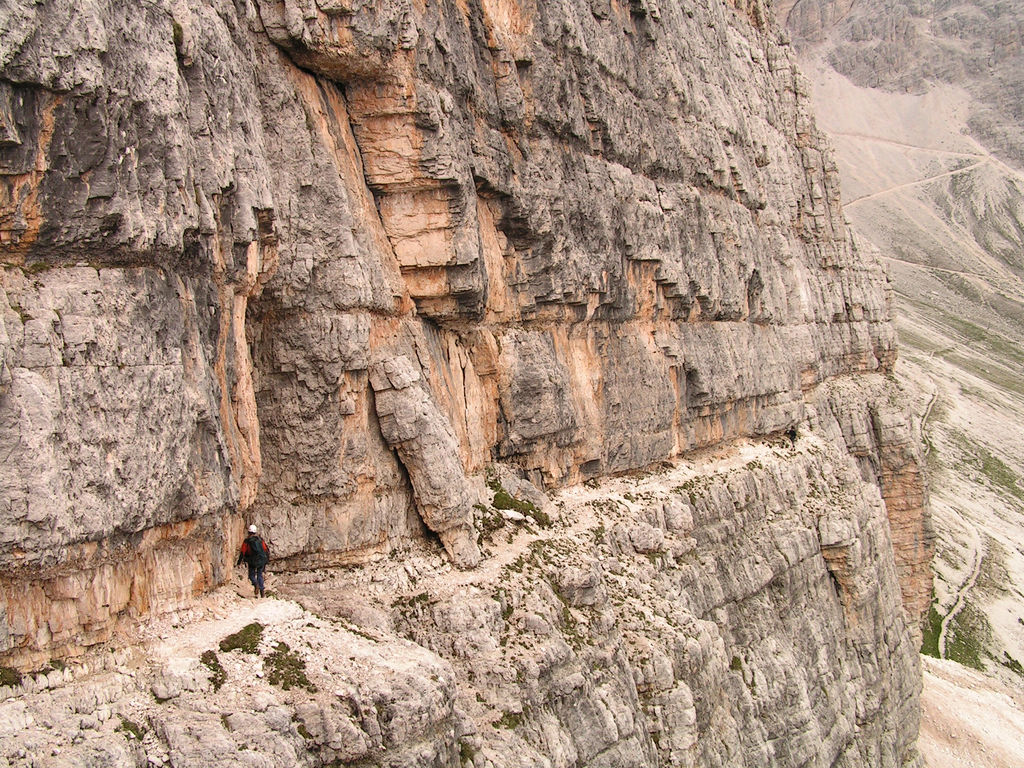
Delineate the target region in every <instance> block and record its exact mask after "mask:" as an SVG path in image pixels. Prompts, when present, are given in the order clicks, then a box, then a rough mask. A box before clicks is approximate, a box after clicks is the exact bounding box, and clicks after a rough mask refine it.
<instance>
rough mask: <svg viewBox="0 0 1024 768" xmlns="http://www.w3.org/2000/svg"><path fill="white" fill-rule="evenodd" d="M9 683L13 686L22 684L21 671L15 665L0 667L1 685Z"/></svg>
mask: <svg viewBox="0 0 1024 768" xmlns="http://www.w3.org/2000/svg"><path fill="white" fill-rule="evenodd" d="M5 685H9V686H11V687H12V688H13V687H14V686H16V685H21V672H19V671H18V670H16V669H15V668H14V667H0V686H5Z"/></svg>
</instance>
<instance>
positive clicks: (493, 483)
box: [487, 474, 551, 528]
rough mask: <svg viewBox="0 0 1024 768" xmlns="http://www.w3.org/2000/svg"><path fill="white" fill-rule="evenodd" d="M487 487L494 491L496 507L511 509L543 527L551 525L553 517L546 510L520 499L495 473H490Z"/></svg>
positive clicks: (493, 500) (493, 504)
mask: <svg viewBox="0 0 1024 768" xmlns="http://www.w3.org/2000/svg"><path fill="white" fill-rule="evenodd" d="M487 487H488V488H490V489H491V491H492V492H493V493H494V497H493V499H492V501H491V506H493V507H494V508H495V509H498V510H501V509H511V510H513V511H515V512H518V513H519V514H521V515H525V516H526V517H529V518H530V519H532V520H533V521H534V522H535V523H537V525H539V526H540V527H541V528H550V527H551V517H550V516H549V515H548V514H547V513H546V512H544V511H543V510H542V509H539V508H538V507H537V505H536V504H534V503H533V502H531V501H524V500H523V499H518V498H516V497H515V496H513V495H512V494H511V493H509V492H508V491H506V490H505V488H503V487H502V485H501V481H499V480H498V478H497V477H495V476H494V475H493V474H488V477H487Z"/></svg>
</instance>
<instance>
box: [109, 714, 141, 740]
mask: <svg viewBox="0 0 1024 768" xmlns="http://www.w3.org/2000/svg"><path fill="white" fill-rule="evenodd" d="M118 717H119V718H121V723H120V724H119V725H118V726H117V727H116V728H115V729H114V730H115V731H118V732H119V733H123V734H124V737H125V738H126V739H128V741H133V740H134V741H142V737H143V736H145V735H146V729H145V728H143V727H142V726H141V725H139V724H138V723H136V722H134V721H132V720H129V719H128V718H127V717H125V716H124V715H122V714H120V713H119V714H118Z"/></svg>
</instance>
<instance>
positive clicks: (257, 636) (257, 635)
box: [220, 622, 263, 653]
mask: <svg viewBox="0 0 1024 768" xmlns="http://www.w3.org/2000/svg"><path fill="white" fill-rule="evenodd" d="M262 639H263V625H262V624H260V623H259V622H253V623H252V624H246V625H245V626H244V627H242V628H241V629H240V630H238V631H237V632H235V633H234V634H233V635H228V636H227V637H225V638H224V639H223V640H221V641H220V649H221V650H222V651H223V652H224V653H229V652H231V651H236V650H237V651H242V652H243V653H256V649H257V648H258V647H259V644H260V640H262Z"/></svg>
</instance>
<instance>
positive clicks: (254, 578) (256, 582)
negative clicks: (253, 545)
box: [249, 563, 267, 594]
mask: <svg viewBox="0 0 1024 768" xmlns="http://www.w3.org/2000/svg"><path fill="white" fill-rule="evenodd" d="M266 567H267V566H265V565H253V564H252V563H249V583H250V584H252V585H253V587H255V588H256V589H258V590H259V591H260V594H262V593H263V569H264V568H266Z"/></svg>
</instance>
